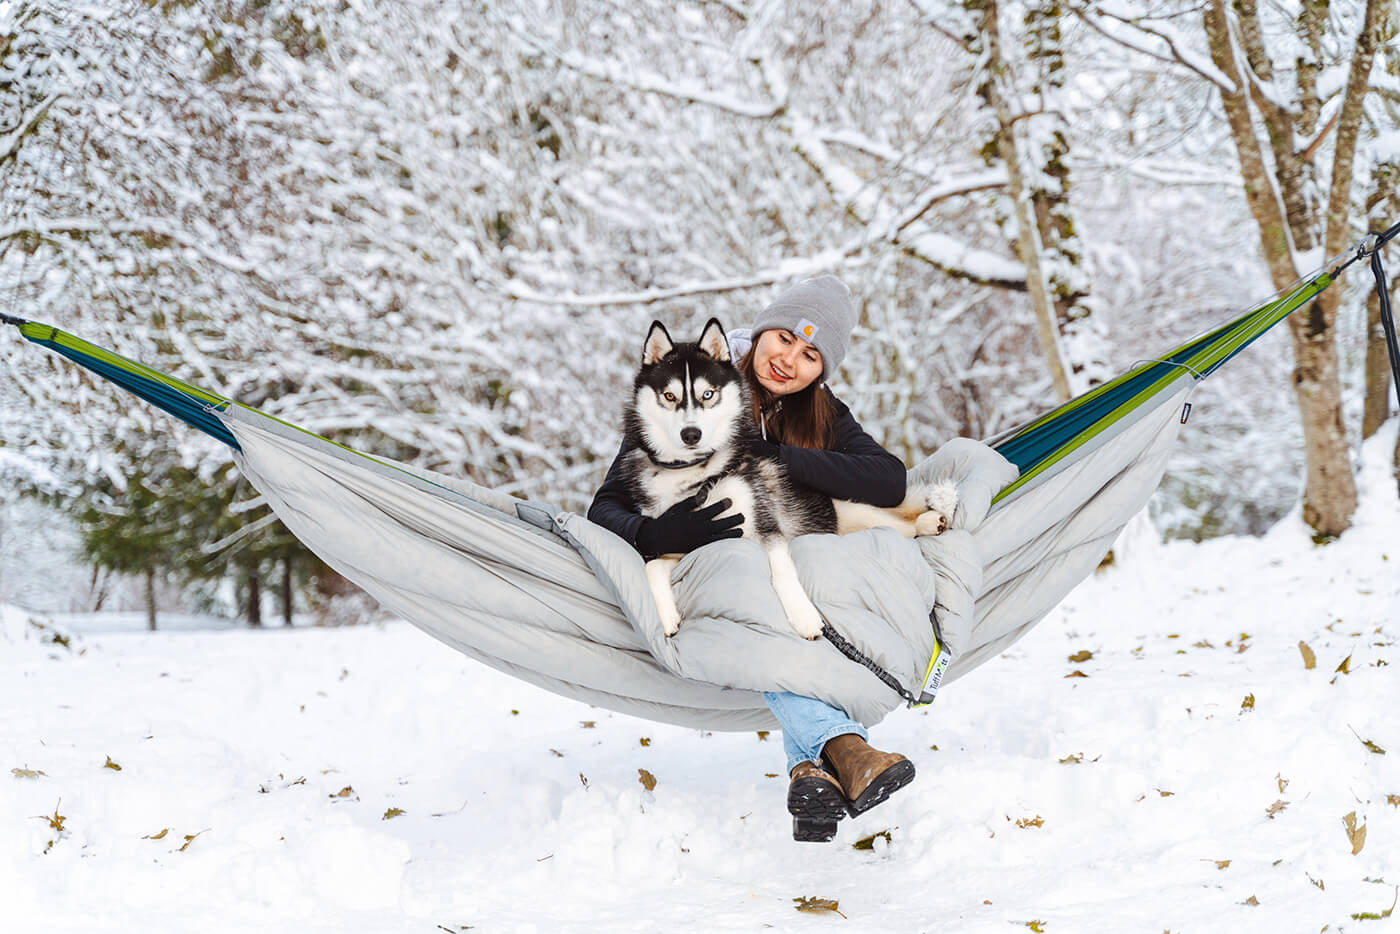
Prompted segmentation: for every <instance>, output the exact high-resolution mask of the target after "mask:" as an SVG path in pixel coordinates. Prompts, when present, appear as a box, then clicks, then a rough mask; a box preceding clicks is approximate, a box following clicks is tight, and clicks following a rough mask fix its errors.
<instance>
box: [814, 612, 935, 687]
mask: <svg viewBox="0 0 1400 934" xmlns="http://www.w3.org/2000/svg"><path fill="white" fill-rule="evenodd" d="M822 635H823V636H825V637H826V641H828V642H830V643H831V644H832V645H834V646H836V650H837V651H838V652H840V653H841V654H842V655H844V656H846V657H847V658H849V659H850V660H851V661H853V662H855V663H856V664H858V665H861V666H863V667H865V668H869V669H870V671H871V672H873V673H874V675H875V677H877V678H879V679H880V680H881V681H883V682H885V684H887V685H889V687H890V688H891V689H892V690H893V691H894V692H895V693H896V694H898V695H899V696H900V697H902V698H904V701H905V703H908V704H913V703H914V701H915V697H914V695H913V694H910V693H909V692H908V691H906V690H905V689H904V685H902V684H900V683H899V682H898V681H896V680H895V677H894V675H892V674H890V673H889V672H888V671H886V670H885V669H883V668H881V667H880V664H879V663H878V662H876V661H875V660H874V659H873V658H869V657H868V656H866V655H865V654H864V653H862V652H861V650H860V649H858V648H856V647H855V646H854V645H851V643H849V642H847V641H846V639H845V638H844V637H843V636H842V635H841V633H839V632H837V631H836V630H835V629H833V628H832V627H831V624H830V623H828V622H827V621H826V620H822Z"/></svg>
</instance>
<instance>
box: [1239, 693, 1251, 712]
mask: <svg viewBox="0 0 1400 934" xmlns="http://www.w3.org/2000/svg"><path fill="white" fill-rule="evenodd" d="M1253 709H1254V695H1253V694H1246V695H1245V696H1244V703H1242V704H1240V710H1253Z"/></svg>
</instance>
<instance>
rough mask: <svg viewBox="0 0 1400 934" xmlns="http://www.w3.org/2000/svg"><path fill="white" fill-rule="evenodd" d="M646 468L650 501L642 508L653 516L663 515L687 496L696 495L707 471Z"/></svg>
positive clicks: (646, 486) (647, 491) (646, 481)
mask: <svg viewBox="0 0 1400 934" xmlns="http://www.w3.org/2000/svg"><path fill="white" fill-rule="evenodd" d="M644 469H645V470H646V473H645V489H646V494H647V497H648V498H649V499H650V502H649V503H648V504H647V506H646V508H644V509H642V513H643V514H644V515H648V516H653V517H655V516H659V515H661V514H662V513H663V512H665V511H666V510H667V509H670V508H671V507H672V506H674V505H676V503H679V502H680V501H681V500H683V499H685V498H686V497H688V496H694V495H695V491H696V490H698V489H699V488H700V484H701V483H703V482H704V480H705V472H704V471H703V470H699V469H690V470H657V469H654V468H644Z"/></svg>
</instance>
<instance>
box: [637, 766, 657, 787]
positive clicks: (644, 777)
mask: <svg viewBox="0 0 1400 934" xmlns="http://www.w3.org/2000/svg"><path fill="white" fill-rule="evenodd" d="M637 781H639V782H641V783H642V787H643V788H645V789H646V790H647V791H651V790H653V789H654V788H656V776H655V775H653V774H651V773H650V772H648V771H647V770H646V769H638V770H637Z"/></svg>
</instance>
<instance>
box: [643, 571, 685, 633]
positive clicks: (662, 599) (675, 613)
mask: <svg viewBox="0 0 1400 934" xmlns="http://www.w3.org/2000/svg"><path fill="white" fill-rule="evenodd" d="M680 563H681V559H680V558H678V557H676V556H675V555H662V556H661V557H659V558H652V559H651V560H650V561H648V562H647V568H646V570H647V583H648V584H649V585H650V586H651V596H652V599H653V600H655V601H656V612H657V615H659V616H660V617H661V629H662V630H663V631H664V632H665V633H666V635H668V636H674V635H675V634H676V633H677V632H679V631H680V628H681V611H680V608H679V607H677V606H676V595H675V594H674V593H673V592H672V591H671V570H672V569H673V568H674V567H675V566H676V565H678V564H680Z"/></svg>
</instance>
